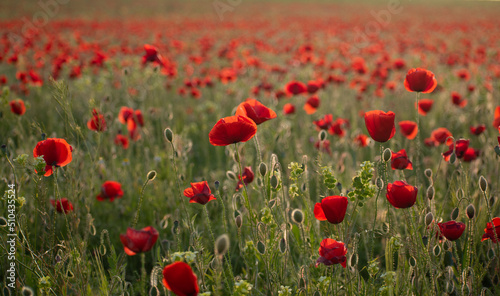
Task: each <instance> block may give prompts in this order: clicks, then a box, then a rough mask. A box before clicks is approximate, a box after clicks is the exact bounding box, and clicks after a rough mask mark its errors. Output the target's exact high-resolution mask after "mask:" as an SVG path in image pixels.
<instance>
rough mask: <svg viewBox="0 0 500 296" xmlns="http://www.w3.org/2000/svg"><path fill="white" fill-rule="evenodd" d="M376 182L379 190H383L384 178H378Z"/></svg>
mask: <svg viewBox="0 0 500 296" xmlns="http://www.w3.org/2000/svg"><path fill="white" fill-rule="evenodd" d="M375 184H376V185H377V188H378V189H379V190H382V189H383V188H384V180H382V178H377V180H376V181H375Z"/></svg>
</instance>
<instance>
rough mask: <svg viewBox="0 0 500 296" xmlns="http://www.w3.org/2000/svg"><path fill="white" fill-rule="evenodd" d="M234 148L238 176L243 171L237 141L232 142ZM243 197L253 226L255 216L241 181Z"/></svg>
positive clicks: (245, 187) (245, 186)
mask: <svg viewBox="0 0 500 296" xmlns="http://www.w3.org/2000/svg"><path fill="white" fill-rule="evenodd" d="M234 149H235V150H236V157H237V160H238V168H239V171H240V176H242V174H243V173H242V168H241V159H240V152H239V151H238V143H235V144H234ZM243 197H244V198H245V206H246V207H247V209H248V213H249V214H250V221H252V224H253V225H252V226H255V223H256V221H255V216H254V214H253V210H252V205H251V204H250V199H249V198H248V192H247V185H246V184H245V182H243ZM252 232H253V230H252Z"/></svg>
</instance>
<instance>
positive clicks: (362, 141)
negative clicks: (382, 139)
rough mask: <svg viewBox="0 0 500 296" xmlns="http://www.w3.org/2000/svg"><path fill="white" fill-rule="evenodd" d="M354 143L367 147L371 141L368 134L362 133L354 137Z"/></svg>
mask: <svg viewBox="0 0 500 296" xmlns="http://www.w3.org/2000/svg"><path fill="white" fill-rule="evenodd" d="M354 143H356V144H358V145H359V146H361V147H366V146H368V144H369V143H370V138H369V137H368V136H367V135H363V134H360V135H357V136H356V138H354Z"/></svg>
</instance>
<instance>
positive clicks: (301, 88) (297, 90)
mask: <svg viewBox="0 0 500 296" xmlns="http://www.w3.org/2000/svg"><path fill="white" fill-rule="evenodd" d="M285 91H286V92H287V93H288V94H290V95H298V94H302V93H305V92H307V86H306V85H305V84H304V83H302V82H300V81H290V82H288V83H287V85H286V86H285Z"/></svg>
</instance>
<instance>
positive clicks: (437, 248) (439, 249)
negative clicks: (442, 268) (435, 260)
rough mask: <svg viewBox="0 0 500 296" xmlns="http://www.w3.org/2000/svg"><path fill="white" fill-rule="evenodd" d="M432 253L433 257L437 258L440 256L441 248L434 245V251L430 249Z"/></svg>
mask: <svg viewBox="0 0 500 296" xmlns="http://www.w3.org/2000/svg"><path fill="white" fill-rule="evenodd" d="M432 252H433V253H434V256H436V257H437V256H439V255H440V254H441V247H440V246H439V245H436V246H435V247H434V249H432Z"/></svg>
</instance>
